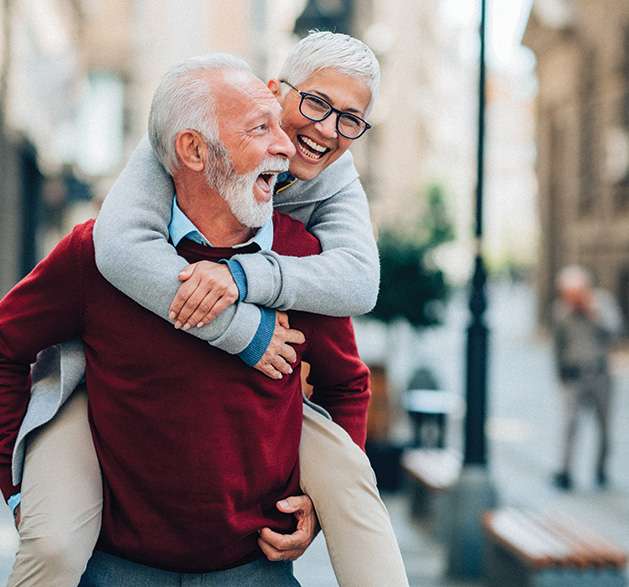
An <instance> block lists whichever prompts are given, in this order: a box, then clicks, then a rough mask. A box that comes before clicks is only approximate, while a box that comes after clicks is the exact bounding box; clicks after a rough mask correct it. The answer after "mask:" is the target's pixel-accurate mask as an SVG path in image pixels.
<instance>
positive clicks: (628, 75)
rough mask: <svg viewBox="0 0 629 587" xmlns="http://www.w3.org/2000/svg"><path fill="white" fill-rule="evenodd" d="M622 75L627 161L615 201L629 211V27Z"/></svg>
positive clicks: (622, 124)
mask: <svg viewBox="0 0 629 587" xmlns="http://www.w3.org/2000/svg"><path fill="white" fill-rule="evenodd" d="M620 75H621V76H622V85H623V96H622V98H621V99H620V104H619V106H620V109H621V112H620V117H619V119H620V126H621V133H622V131H624V137H623V138H624V144H623V145H621V147H622V148H623V150H624V159H625V161H622V162H621V167H620V174H619V176H620V177H619V178H617V179H616V181H615V185H614V200H615V202H616V209H617V210H620V211H629V26H627V27H625V39H624V46H623V57H622V62H621V64H620ZM623 165H624V167H625V169H624V174H623V170H622V167H623Z"/></svg>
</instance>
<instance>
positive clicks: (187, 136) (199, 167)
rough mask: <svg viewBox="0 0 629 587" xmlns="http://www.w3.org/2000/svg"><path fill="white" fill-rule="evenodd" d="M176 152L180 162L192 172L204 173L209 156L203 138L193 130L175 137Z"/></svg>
mask: <svg viewBox="0 0 629 587" xmlns="http://www.w3.org/2000/svg"><path fill="white" fill-rule="evenodd" d="M175 151H176V152H177V158H178V159H179V161H180V162H181V163H182V164H183V165H185V166H186V167H188V168H189V169H191V170H192V171H203V170H204V169H205V162H206V160H207V156H208V148H207V144H206V143H205V141H204V140H203V137H201V135H200V134H199V133H198V132H197V131H195V130H191V129H189V128H188V129H185V130H180V131H179V132H178V133H177V136H176V137H175Z"/></svg>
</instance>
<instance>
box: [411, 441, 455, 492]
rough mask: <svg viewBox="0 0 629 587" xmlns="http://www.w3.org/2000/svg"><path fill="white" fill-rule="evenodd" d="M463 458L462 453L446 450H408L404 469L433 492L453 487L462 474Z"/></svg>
mask: <svg viewBox="0 0 629 587" xmlns="http://www.w3.org/2000/svg"><path fill="white" fill-rule="evenodd" d="M462 463H463V458H462V455H461V453H460V451H457V450H453V449H444V448H421V449H407V450H405V451H404V454H403V455H402V467H403V468H404V470H405V471H406V472H407V473H408V474H409V475H410V476H411V477H412V478H413V479H415V480H416V481H419V482H420V483H421V484H422V485H424V486H425V487H427V488H428V489H430V490H432V491H437V492H438V491H445V490H446V489H449V488H450V487H452V486H453V485H454V484H455V483H456V481H457V480H458V478H459V476H460V474H461V466H462Z"/></svg>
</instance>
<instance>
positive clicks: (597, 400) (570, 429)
mask: <svg viewBox="0 0 629 587" xmlns="http://www.w3.org/2000/svg"><path fill="white" fill-rule="evenodd" d="M562 392H563V399H564V407H565V424H564V437H563V450H562V460H561V466H562V472H563V473H568V474H570V472H571V470H572V464H573V457H574V449H575V437H576V432H577V424H578V419H579V414H580V412H581V411H582V410H583V408H591V409H593V411H594V414H595V416H596V422H597V424H598V454H597V459H596V472H597V473H602V474H604V473H606V466H607V456H608V453H609V411H610V400H611V394H612V385H611V377H610V375H609V373H606V372H604V373H600V372H593V373H589V374H588V373H584V374H582V375H580V376H579V377H577V378H575V379H570V380H566V381H564V382H563V383H562Z"/></svg>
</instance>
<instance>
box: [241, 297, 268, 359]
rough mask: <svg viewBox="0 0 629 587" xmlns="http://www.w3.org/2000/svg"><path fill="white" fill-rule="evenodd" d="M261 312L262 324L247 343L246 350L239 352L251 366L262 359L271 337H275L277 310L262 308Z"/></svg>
mask: <svg viewBox="0 0 629 587" xmlns="http://www.w3.org/2000/svg"><path fill="white" fill-rule="evenodd" d="M260 312H261V313H262V318H261V319H260V325H259V326H258V330H257V331H256V333H255V335H254V337H253V340H252V341H251V342H250V343H249V344H248V345H247V348H246V349H245V350H244V351H242V352H240V353H238V356H239V357H240V358H241V359H242V360H243V361H244V362H245V363H246V364H247V365H249V367H253V366H254V365H256V364H257V363H258V362H259V361H260V359H261V358H262V356H263V355H264V353H265V352H266V349H268V348H269V345H270V344H271V339H272V338H273V332H274V331H275V310H270V309H268V308H260Z"/></svg>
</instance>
